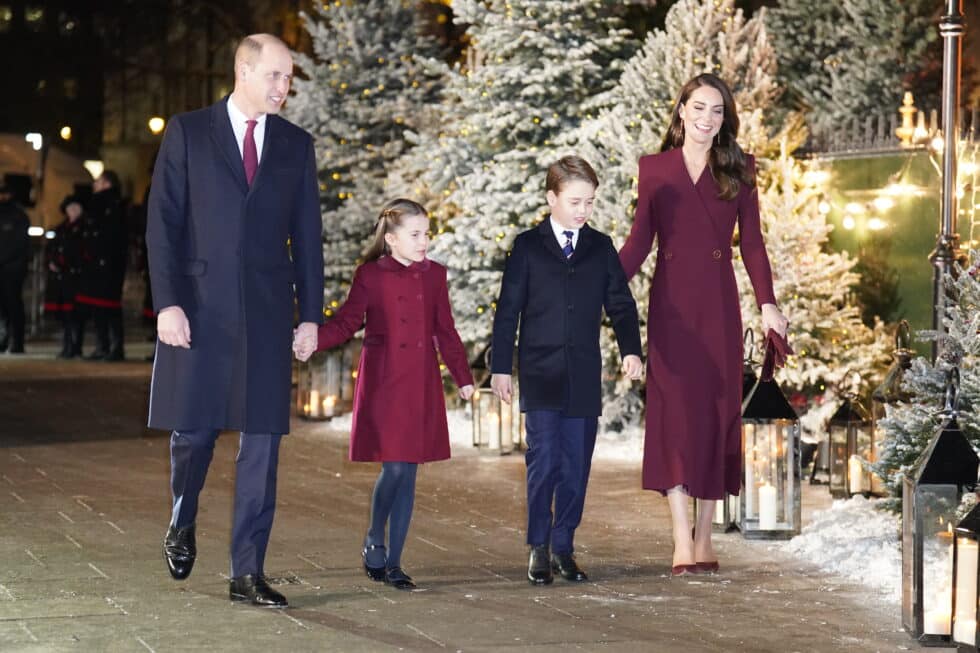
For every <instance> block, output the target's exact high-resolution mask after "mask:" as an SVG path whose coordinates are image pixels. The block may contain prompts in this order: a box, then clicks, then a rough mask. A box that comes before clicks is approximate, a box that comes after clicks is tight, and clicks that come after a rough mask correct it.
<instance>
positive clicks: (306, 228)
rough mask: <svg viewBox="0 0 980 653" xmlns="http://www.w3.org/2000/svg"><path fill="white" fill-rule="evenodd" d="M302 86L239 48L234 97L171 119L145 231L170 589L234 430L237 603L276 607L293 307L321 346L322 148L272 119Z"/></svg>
mask: <svg viewBox="0 0 980 653" xmlns="http://www.w3.org/2000/svg"><path fill="white" fill-rule="evenodd" d="M292 76H293V60H292V56H291V55H290V53H289V49H288V48H287V47H286V46H285V44H283V43H282V41H280V40H279V39H277V38H276V37H274V36H271V35H269V34H257V35H254V36H249V37H246V38H245V39H244V40H243V41H242V42H241V44H240V45H239V46H238V50H237V51H236V53H235V90H234V92H233V93H232V94H231V96H230V97H227V98H225V99H223V100H220V101H219V102H217V103H216V104H214V105H212V106H210V107H207V108H204V109H200V110H198V111H193V112H191V113H185V114H180V115H177V116H174V117H173V118H171V120H170V124H169V125H168V126H167V131H166V134H165V135H164V137H163V143H162V144H161V146H160V154H159V156H158V157H157V162H156V166H155V168H154V171H153V183H152V186H151V189H150V198H149V205H148V211H147V228H146V243H147V247H148V249H149V261H150V282H151V283H152V284H153V301H154V305H155V307H156V309H157V314H158V318H157V333H158V336H159V341H158V344H157V352H156V360H155V361H154V365H153V380H152V384H151V389H150V420H149V422H150V427H151V428H159V429H166V430H169V431H172V435H171V440H170V453H171V489H172V492H173V513H172V516H171V521H170V526H169V528H168V530H167V534H166V537H165V540H164V555H165V557H166V561H167V565H168V568H169V571H170V573H171V575H172V576H173V577H174V578H176V579H182V578H186V577H187V575H188V574H190V573H191V568H192V566H193V564H194V560H195V557H196V555H197V549H196V545H195V541H194V533H195V519H196V517H197V501H198V495H199V493H200V492H201V488H202V487H203V486H204V479H205V476H206V475H207V471H208V465H209V464H210V462H211V456H212V454H213V450H214V443H215V440H216V439H217V437H218V431H219V430H220V429H228V430H234V431H239V432H241V435H240V439H239V450H238V458H237V460H236V474H235V501H234V515H233V517H232V520H233V524H232V533H231V582H230V584H229V597H230V598H231V600H233V601H249V602H251V603H252V604H253V605H259V606H268V607H285V606H286V599H285V597H283V596H282V594H280V593H279V592H276V591H275V590H274V589H272V588H271V587H269V585H268V583H267V581H266V578H265V568H264V565H265V552H266V547H267V545H268V542H269V534H270V532H271V530H272V520H273V515H274V513H275V506H276V468H277V465H278V459H279V443H280V439H281V437H282V435H283V434H284V433H287V432H288V431H289V409H290V390H291V373H292V341H293V313H294V310H295V306H294V300H298V304H299V320H300V324H299V326H298V328H297V337H299V338H301V339H303V341H308V340H310V339H312V340H313V341H314V342H315V341H316V330H317V326H318V324H319V323H320V322H321V321H322V319H323V249H322V244H321V242H322V241H321V233H322V224H321V218H320V197H319V195H320V193H319V185H318V183H317V177H316V162H315V156H314V150H313V139H312V137H311V136H310V134H309V133H307V132H305V131H303V130H302V129H300V128H299V127H297V126H295V125H293V124H292V123H290V122H287V121H286V120H284V119H282V118H280V117H279V116H277V115H276V114H277V113H278V112H279V110H280V109H281V108H282V105H283V102H285V100H286V94H287V93H288V92H289V85H290V82H291V81H292ZM294 285H295V290H294Z"/></svg>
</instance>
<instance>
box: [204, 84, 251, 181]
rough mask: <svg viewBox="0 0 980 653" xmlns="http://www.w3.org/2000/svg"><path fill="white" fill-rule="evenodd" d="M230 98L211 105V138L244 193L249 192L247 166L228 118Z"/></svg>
mask: <svg viewBox="0 0 980 653" xmlns="http://www.w3.org/2000/svg"><path fill="white" fill-rule="evenodd" d="M226 102H228V98H227V97H225V98H224V99H223V100H220V101H219V102H216V103H215V104H212V105H211V138H212V139H213V140H214V142H215V145H217V147H218V150H219V151H220V152H221V155H222V158H223V159H224V160H225V163H227V164H228V167H229V168H230V169H231V174H232V176H234V177H235V181H236V182H237V183H238V186H239V187H240V188H241V189H242V192H243V193H248V182H247V181H245V166H244V164H243V163H242V154H241V152H239V151H238V141H236V140H235V132H234V131H232V128H231V120H229V119H228V107H227V105H226V104H225V103H226Z"/></svg>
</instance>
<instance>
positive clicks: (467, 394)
mask: <svg viewBox="0 0 980 653" xmlns="http://www.w3.org/2000/svg"><path fill="white" fill-rule="evenodd" d="M459 396H460V397H462V398H463V401H469V400H470V398H471V397H472V396H473V384H472V383H471V384H469V385H464V386H463V387H462V388H460V389H459Z"/></svg>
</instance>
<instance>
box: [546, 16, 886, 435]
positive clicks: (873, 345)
mask: <svg viewBox="0 0 980 653" xmlns="http://www.w3.org/2000/svg"><path fill="white" fill-rule="evenodd" d="M764 15H765V12H764V11H760V12H759V13H758V14H757V15H756V16H755V17H753V18H751V19H746V18H745V17H744V16H743V14H742V13H741V11H739V10H736V9H735V6H734V2H733V0H681V1H680V2H678V3H677V4H675V5H674V6H673V7H672V8H671V10H670V11H669V12H668V14H667V19H666V22H665V26H664V29H663V30H656V31H654V32H652V33H651V34H650V35H649V36H648V37H647V40H646V42H645V44H644V46H643V48H642V50H641V51H640V52H639V53H638V54H637V55H636V56H634V57H633V59H631V60H630V61H629V62H628V63H627V65H626V71H625V72H624V74H623V76H622V79H621V80H620V83H619V84H618V85H617V87H616V88H615V89H614V90H612V91H611V92H610V94H609V96H610V98H611V101H610V102H609V108H607V109H604V110H602V111H601V112H600V114H599V116H598V117H597V118H596V119H595V120H591V121H587V122H586V123H585V124H583V125H582V127H581V128H580V129H579V130H578V131H577V132H576V133H574V134H573V136H572V138H571V139H569V140H568V141H566V142H564V143H562V145H564V146H566V147H568V148H569V149H575V150H577V151H578V152H579V153H580V154H582V155H583V156H585V158H587V159H589V160H590V161H592V163H593V164H594V165H595V166H596V168H597V170H599V172H600V177H601V185H600V189H599V193H598V198H597V202H596V215H595V217H594V218H593V223H594V224H595V226H596V227H597V228H599V229H602V230H604V231H606V232H608V233H610V234H612V235H613V238H614V240H616V242H617V244H622V242H623V241H624V240H625V237H626V235H627V234H628V232H629V227H630V225H631V223H632V214H633V209H634V206H635V199H636V170H637V161H638V160H639V158H640V156H642V155H644V154H648V153H652V152H656V151H659V148H660V143H661V141H662V138H663V134H664V132H665V131H666V128H667V125H668V122H669V113H670V109H671V108H672V106H673V102H674V99H675V95H676V93H677V92H678V91H679V89H680V87H681V86H682V85H683V84H684V82H686V81H687V80H688V79H690V78H691V77H693V76H695V75H696V74H698V73H700V72H704V71H709V72H713V73H715V74H718V75H719V76H721V77H722V78H723V79H725V80H726V81H728V83H729V84H730V85H731V86H732V89H733V92H734V93H735V98H736V102H737V104H738V108H739V117H740V119H741V122H742V128H741V132H740V137H739V141H740V143H741V144H742V146H743V148H744V149H746V150H747V151H748V152H751V153H753V154H755V155H756V157H757V160H758V163H759V179H758V183H759V187H760V205H761V209H762V218H763V230H764V233H765V235H766V242H767V247H768V250H769V254H770V258H771V260H772V264H773V269H774V273H775V277H776V278H775V286H776V296H777V297H778V298H779V301H780V304H781V307H782V308H783V310H784V312H785V313H786V315H787V317H789V319H790V322H791V327H790V333H789V338H790V341H791V342H792V343H793V345H794V347H795V348H796V350H797V351H798V352H799V356H797V357H794V358H793V359H791V361H790V364H789V366H788V367H787V368H786V369H785V370H784V371H783V372H781V373H780V382H781V383H782V384H783V386H784V389H786V390H787V391H804V392H806V393H807V394H808V395H809V396H813V395H815V394H819V393H820V392H821V391H822V390H823V388H824V387H829V386H831V385H833V384H836V383H837V382H838V381H839V380H840V378H841V376H842V375H843V374H844V373H845V372H846V371H847V369H848V368H849V367H850V368H851V369H861V370H866V369H868V368H870V367H873V366H875V365H880V364H883V363H884V362H885V361H886V360H887V354H886V352H885V349H884V340H885V339H884V338H883V336H881V334H880V333H876V332H874V331H872V330H870V329H868V328H866V327H865V326H864V325H863V324H862V323H861V320H860V311H859V310H858V309H857V308H856V307H854V306H852V305H850V304H849V302H848V297H847V290H848V284H850V283H854V282H856V281H857V277H856V275H855V274H854V273H853V267H854V265H855V263H856V262H855V261H854V260H853V259H851V258H849V257H847V256H846V255H844V254H834V253H829V252H826V251H824V249H825V247H824V246H825V244H826V241H827V234H828V233H829V230H830V226H829V225H828V224H827V223H826V220H825V217H824V215H823V214H822V213H821V212H820V211H819V203H820V194H821V189H820V187H819V185H814V184H813V183H807V182H805V181H804V180H805V179H807V180H809V179H819V178H820V177H819V176H818V175H817V176H815V175H810V176H809V177H807V176H806V174H805V171H804V170H803V169H802V167H801V165H800V164H799V163H798V162H797V161H795V160H794V159H793V158H792V153H793V151H794V150H795V149H796V148H797V147H798V146H799V145H800V144H801V143H802V142H803V140H804V139H805V137H806V132H805V129H804V128H803V126H802V123H801V120H800V118H799V116H794V115H793V114H790V115H789V116H786V117H785V119H784V120H783V121H782V124H781V125H780V126H779V127H778V128H777V127H775V126H771V125H769V124H767V119H768V118H769V115H770V113H769V112H771V111H772V110H773V108H774V104H775V102H776V100H777V98H778V96H779V89H778V86H777V84H776V82H775V73H776V55H775V52H774V50H773V47H772V45H771V43H770V42H769V39H768V36H767V33H766V29H765V26H764V23H763V20H764ZM734 254H735V255H736V257H737V255H738V251H737V249H736V250H735V252H734ZM653 261H654V257H653V255H652V254H651V257H650V258H649V259H648V263H647V264H646V265H644V267H643V269H641V271H640V272H639V273H638V274H637V277H636V278H635V279H634V281H633V283H632V289H633V293H634V296H635V297H636V299H637V303H638V305H639V307H640V311H641V315H645V314H646V310H647V303H648V297H649V284H650V279H651V275H652V273H653V270H654V263H653ZM735 269H736V274H737V275H738V279H739V286H740V288H741V290H742V306H743V311H742V312H743V323H744V325H745V326H746V327H755V328H758V324H759V317H758V309H757V308H756V305H755V298H754V296H753V295H752V287H751V284H750V283H749V282H748V278H747V275H746V273H745V271H744V268H743V266H741V265H740V264H736V266H735ZM604 337H605V338H607V341H606V342H605V343H604V351H605V352H607V353H609V354H611V355H610V357H609V359H608V360H607V370H608V371H609V372H610V378H615V377H616V375H615V374H614V371H615V370H616V368H617V367H618V359H617V357H616V356H615V352H616V349H615V345H614V342H613V340H612V338H611V334H608V333H606V334H604ZM644 337H645V334H644ZM614 383H615V387H614V392H613V398H612V399H611V400H607V402H606V407H605V411H604V413H605V416H606V417H605V419H606V421H607V423H609V424H611V425H613V426H615V425H618V424H622V423H626V422H629V421H635V419H637V416H638V415H640V414H641V411H640V410H638V408H639V405H640V402H641V399H640V397H641V395H640V392H639V391H638V390H637V389H635V388H631V387H630V384H628V383H626V382H625V381H622V380H620V381H618V382H614Z"/></svg>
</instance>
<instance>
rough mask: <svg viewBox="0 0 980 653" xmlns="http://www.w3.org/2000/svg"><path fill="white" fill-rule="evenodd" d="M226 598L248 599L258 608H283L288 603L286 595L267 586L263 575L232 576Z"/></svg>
mask: <svg viewBox="0 0 980 653" xmlns="http://www.w3.org/2000/svg"><path fill="white" fill-rule="evenodd" d="M228 598H230V599H231V600H232V601H248V602H249V603H251V604H252V605H257V606H259V607H260V608H285V607H287V606H288V605H289V603H288V602H287V601H286V597H285V596H283V595H282V594H280V593H279V592H277V591H276V590H274V589H272V588H271V587H269V584H268V583H267V582H266V581H265V576H262V575H257V576H253V575H252V574H248V575H246V576H239V577H238V578H232V579H231V582H230V583H229V587H228Z"/></svg>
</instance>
